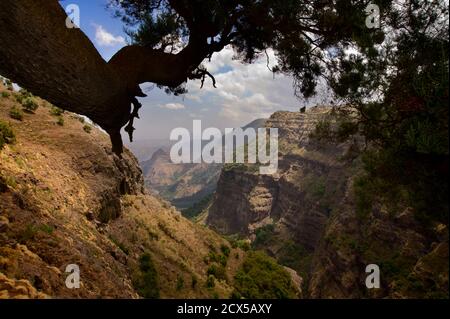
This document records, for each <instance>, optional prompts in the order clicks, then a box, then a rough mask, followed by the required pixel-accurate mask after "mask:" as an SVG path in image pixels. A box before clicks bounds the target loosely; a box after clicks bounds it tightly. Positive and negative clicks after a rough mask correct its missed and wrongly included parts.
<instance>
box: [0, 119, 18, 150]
mask: <svg viewBox="0 0 450 319" xmlns="http://www.w3.org/2000/svg"><path fill="white" fill-rule="evenodd" d="M15 141H16V135H15V134H14V131H13V130H12V128H11V126H10V125H9V124H7V123H5V122H3V121H0V150H1V149H2V148H3V146H5V144H13V143H14V142H15Z"/></svg>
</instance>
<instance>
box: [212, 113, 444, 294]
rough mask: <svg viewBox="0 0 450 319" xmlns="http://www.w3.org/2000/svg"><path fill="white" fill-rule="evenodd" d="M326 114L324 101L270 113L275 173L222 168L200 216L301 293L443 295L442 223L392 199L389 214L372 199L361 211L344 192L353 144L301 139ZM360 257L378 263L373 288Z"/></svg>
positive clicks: (353, 161)
mask: <svg viewBox="0 0 450 319" xmlns="http://www.w3.org/2000/svg"><path fill="white" fill-rule="evenodd" d="M334 118H335V115H334V113H333V112H332V110H331V109H329V108H324V107H317V108H314V109H312V110H310V111H308V112H307V113H305V114H302V113H292V112H278V113H275V114H273V115H272V117H271V118H270V119H269V121H268V122H267V123H266V126H267V127H277V128H279V133H280V139H279V143H280V154H279V155H280V156H279V160H280V164H279V170H278V173H277V174H275V175H273V176H262V175H259V174H257V172H258V170H255V169H254V167H252V166H248V165H247V166H242V165H241V166H236V165H234V166H228V167H227V166H226V167H225V168H224V170H223V171H222V174H221V177H220V180H219V182H218V188H217V192H216V195H215V198H214V201H213V204H212V206H211V207H210V209H209V212H208V216H207V218H206V223H207V224H208V225H210V226H211V227H212V228H214V229H216V230H218V231H219V232H221V233H224V234H228V235H233V234H234V235H236V234H237V235H238V236H240V237H246V238H250V239H251V240H252V242H253V243H252V245H253V246H254V247H255V248H260V249H264V250H266V251H267V252H269V253H270V254H271V255H273V256H275V257H276V258H277V259H278V261H279V262H281V263H282V264H285V265H288V266H290V267H292V268H294V269H296V270H297V271H298V272H299V273H300V274H301V275H302V277H303V279H304V289H305V291H304V292H305V295H306V296H307V297H312V298H360V297H396V298H399V297H436V296H441V297H442V296H444V297H448V288H447V285H448V270H449V266H448V228H447V226H446V225H442V224H441V225H433V227H432V228H431V230H430V229H429V228H427V229H425V228H424V227H423V226H422V225H420V224H419V223H418V222H416V221H415V220H414V217H413V214H412V211H411V210H410V209H408V208H407V207H401V205H400V207H399V209H398V210H397V211H396V212H394V213H393V212H388V210H387V209H386V207H383V206H381V205H378V207H377V205H375V207H374V209H373V210H372V211H371V212H370V213H368V214H366V215H364V216H362V215H361V214H360V213H359V212H358V211H357V209H356V205H355V195H354V191H353V181H354V178H355V176H357V175H358V173H359V172H360V164H359V159H358V157H356V156H355V154H356V153H355V148H357V147H358V144H360V142H359V141H354V142H352V143H348V142H347V143H343V144H338V143H329V142H321V141H319V140H317V139H315V138H312V137H311V136H312V134H311V133H312V132H314V130H315V128H316V126H317V124H318V123H319V122H322V121H324V120H327V121H329V120H331V121H332V120H333V119H334ZM369 264H377V265H379V266H380V269H381V278H382V287H381V289H375V290H368V289H367V288H366V286H365V278H366V276H367V274H366V273H365V267H366V266H367V265H369Z"/></svg>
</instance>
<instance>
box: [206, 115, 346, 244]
mask: <svg viewBox="0 0 450 319" xmlns="http://www.w3.org/2000/svg"><path fill="white" fill-rule="evenodd" d="M328 112H329V109H325V108H316V109H315V110H313V111H310V112H309V113H306V114H302V113H293V112H278V113H275V114H274V115H272V116H271V118H270V119H269V120H268V121H267V122H266V127H273V128H278V130H279V155H280V156H279V170H278V172H277V174H275V175H259V174H258V173H257V172H256V170H251V169H250V170H249V169H246V168H245V167H239V168H231V169H227V167H226V168H225V169H224V170H223V171H222V175H221V178H220V180H219V183H218V189H217V194H216V197H215V200H214V203H213V205H212V207H211V209H210V210H209V215H208V219H207V223H208V224H209V225H210V226H211V227H213V228H215V229H217V230H219V231H220V232H223V233H226V234H236V233H238V234H241V235H246V236H250V237H254V236H255V231H256V230H257V229H258V228H260V227H261V226H264V225H267V224H273V223H274V224H275V226H276V228H277V230H278V232H279V233H280V234H281V235H282V236H284V237H286V238H289V239H293V240H294V241H295V242H297V243H298V244H301V245H302V246H304V248H306V249H307V250H310V251H311V250H313V249H314V248H315V247H316V246H317V243H318V240H319V238H320V237H321V234H322V232H323V228H324V226H325V223H326V221H327V218H328V216H329V215H330V213H331V211H332V209H333V207H334V206H336V205H337V204H338V203H339V202H340V201H341V200H342V195H343V192H344V191H345V187H346V183H347V179H348V172H347V171H348V167H349V166H350V165H351V162H350V161H340V160H339V159H340V158H342V157H343V156H345V155H346V153H347V152H348V145H346V144H343V145H337V146H332V145H325V144H320V143H313V142H312V141H311V140H310V133H311V132H312V130H314V128H315V125H316V124H317V122H318V120H320V119H321V118H322V117H324V116H327V114H328Z"/></svg>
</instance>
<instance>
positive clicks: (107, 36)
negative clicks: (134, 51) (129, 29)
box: [93, 24, 125, 47]
mask: <svg viewBox="0 0 450 319" xmlns="http://www.w3.org/2000/svg"><path fill="white" fill-rule="evenodd" d="M93 26H94V28H95V42H96V43H97V44H98V45H99V46H104V47H112V46H116V45H125V38H124V37H122V36H120V35H118V36H114V35H113V34H111V33H109V32H108V31H106V30H105V28H104V27H103V26H101V25H98V24H93Z"/></svg>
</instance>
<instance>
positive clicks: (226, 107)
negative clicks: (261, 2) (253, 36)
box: [188, 47, 325, 127]
mask: <svg viewBox="0 0 450 319" xmlns="http://www.w3.org/2000/svg"><path fill="white" fill-rule="evenodd" d="M267 53H268V55H269V68H271V67H273V66H274V65H275V64H276V61H277V58H276V56H275V54H274V52H273V51H272V50H267ZM233 56H234V51H233V49H232V48H231V47H226V48H225V49H223V50H222V51H221V52H219V53H217V54H215V55H213V57H212V60H211V62H207V63H205V66H206V67H207V68H208V71H210V72H211V73H212V74H213V75H214V76H215V78H216V80H217V88H214V87H213V86H212V84H211V82H210V81H208V79H207V80H206V82H205V85H204V87H203V89H201V90H200V89H199V86H198V83H197V82H195V81H192V82H189V83H188V90H189V93H190V95H191V96H198V97H200V98H201V99H202V102H203V103H202V106H205V105H207V106H208V107H209V108H210V109H212V110H214V109H217V112H214V113H211V115H212V116H214V114H216V116H217V117H218V119H219V118H220V119H221V120H222V121H224V122H227V123H229V124H230V125H234V126H236V127H237V126H240V125H245V124H247V123H248V122H250V121H252V120H254V119H256V118H266V117H269V116H270V115H271V114H272V113H274V112H276V111H279V110H287V111H298V109H299V108H300V107H302V106H305V105H315V104H317V103H321V102H320V100H321V98H325V94H323V93H322V92H320V93H319V94H318V98H315V99H311V100H308V101H301V100H298V99H297V98H296V97H295V96H294V89H293V87H292V83H293V82H292V78H291V77H289V76H286V75H282V74H277V75H276V76H275V77H274V75H273V73H272V72H271V71H270V70H269V69H268V66H267V62H268V61H267V58H266V55H265V54H262V55H261V57H260V58H259V59H257V60H256V61H255V63H253V64H244V63H241V62H240V61H239V60H236V59H233ZM320 87H322V86H319V89H320Z"/></svg>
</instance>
